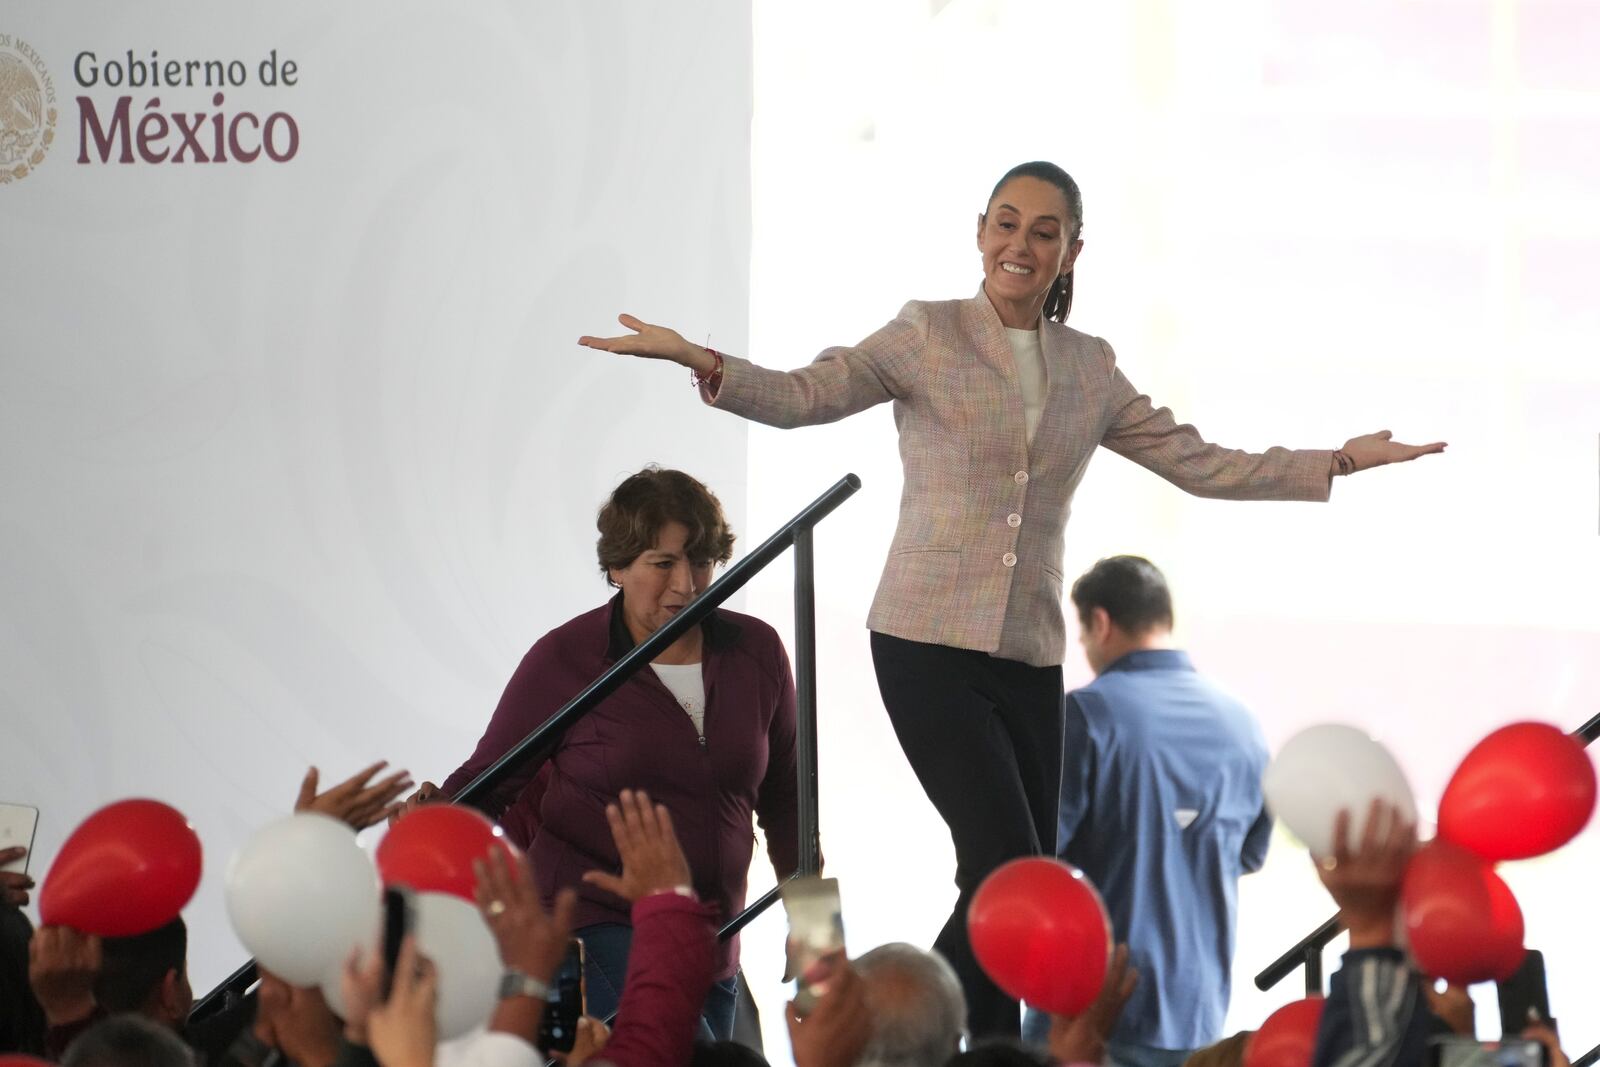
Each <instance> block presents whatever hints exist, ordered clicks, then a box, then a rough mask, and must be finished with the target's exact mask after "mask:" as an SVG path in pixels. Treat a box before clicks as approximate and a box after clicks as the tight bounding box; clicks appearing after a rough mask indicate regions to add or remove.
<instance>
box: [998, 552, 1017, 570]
mask: <svg viewBox="0 0 1600 1067" xmlns="http://www.w3.org/2000/svg"><path fill="white" fill-rule="evenodd" d="M1000 562H1001V563H1004V564H1005V565H1006V566H1007V567H1015V566H1016V565H1017V554H1016V553H1015V552H1007V553H1006V554H1005V555H1003V556H1001V557H1000Z"/></svg>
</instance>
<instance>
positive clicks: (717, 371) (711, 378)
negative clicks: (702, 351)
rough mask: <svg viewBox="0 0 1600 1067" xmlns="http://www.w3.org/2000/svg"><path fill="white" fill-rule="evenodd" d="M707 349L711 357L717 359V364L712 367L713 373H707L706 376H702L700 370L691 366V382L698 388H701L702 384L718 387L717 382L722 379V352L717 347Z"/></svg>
mask: <svg viewBox="0 0 1600 1067" xmlns="http://www.w3.org/2000/svg"><path fill="white" fill-rule="evenodd" d="M706 351H707V352H710V353H711V358H712V359H715V360H716V361H717V362H716V365H715V366H714V367H712V368H711V373H709V374H707V375H705V376H704V377H702V376H701V374H700V372H699V371H697V370H695V369H694V368H693V367H690V368H689V384H690V385H692V386H694V387H695V388H696V389H698V388H700V387H701V386H702V385H704V386H708V387H710V388H713V389H714V388H716V385H717V383H718V382H720V381H721V380H722V353H721V352H718V351H717V350H716V349H715V348H708V349H706Z"/></svg>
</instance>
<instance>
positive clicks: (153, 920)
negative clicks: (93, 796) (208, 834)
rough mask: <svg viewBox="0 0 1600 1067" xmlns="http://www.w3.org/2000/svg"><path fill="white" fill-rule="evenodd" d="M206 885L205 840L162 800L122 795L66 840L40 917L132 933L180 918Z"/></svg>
mask: <svg viewBox="0 0 1600 1067" xmlns="http://www.w3.org/2000/svg"><path fill="white" fill-rule="evenodd" d="M199 885H200V838H199V837H197V836H196V835H195V832H194V827H192V826H190V825H189V820H188V819H185V818H184V817H183V815H182V814H181V813H179V812H178V811H176V810H175V809H173V808H170V807H168V806H167V805H165V804H163V803H161V802H160V801H159V800H119V801H117V802H116V803H115V804H108V805H106V806H105V807H103V808H101V809H100V810H99V811H97V812H95V813H94V814H93V815H90V816H89V817H88V818H87V819H85V820H83V823H82V824H81V825H80V826H79V827H78V828H77V829H76V830H74V831H72V835H71V836H70V837H68V838H67V840H66V842H65V843H64V844H62V846H61V851H60V852H59V853H57V854H56V859H55V862H54V863H53V864H51V865H50V873H48V874H47V875H45V879H44V885H43V886H42V887H41V888H40V890H39V920H40V922H42V923H43V924H44V925H46V926H70V927H72V928H73V929H74V930H80V931H82V932H83V933H86V934H97V935H99V936H100V937H131V936H132V935H134V934H143V933H148V932H149V931H151V930H154V929H156V928H157V927H161V926H165V925H166V924H167V923H169V922H171V921H172V920H173V919H175V918H177V917H178V913H179V912H181V911H182V910H183V906H184V905H185V904H187V903H189V898H190V897H193V896H194V891H195V888H196V887H198V886H199Z"/></svg>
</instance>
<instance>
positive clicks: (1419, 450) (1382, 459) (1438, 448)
mask: <svg viewBox="0 0 1600 1067" xmlns="http://www.w3.org/2000/svg"><path fill="white" fill-rule="evenodd" d="M1393 437H1394V434H1392V433H1390V432H1389V431H1388V430H1379V431H1378V432H1377V433H1365V434H1362V435H1361V436H1360V437H1352V438H1350V440H1348V441H1346V442H1345V443H1344V447H1342V448H1341V449H1340V450H1339V451H1341V452H1343V453H1344V454H1345V455H1347V456H1349V457H1350V459H1351V460H1352V461H1353V462H1354V463H1355V469H1356V470H1358V471H1364V470H1370V469H1371V468H1373V467H1382V466H1386V465H1387V464H1390V463H1410V462H1411V461H1412V460H1414V459H1416V458H1417V457H1418V456H1429V455H1432V454H1434V453H1435V452H1443V451H1444V449H1445V443H1444V442H1443V441H1435V442H1433V443H1432V444H1429V445H1403V444H1401V443H1400V442H1399V441H1395V440H1393V439H1392V438H1393ZM1351 473H1352V474H1353V473H1355V471H1351Z"/></svg>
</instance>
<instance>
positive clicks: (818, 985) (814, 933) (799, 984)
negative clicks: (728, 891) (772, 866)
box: [779, 878, 844, 1015]
mask: <svg viewBox="0 0 1600 1067" xmlns="http://www.w3.org/2000/svg"><path fill="white" fill-rule="evenodd" d="M779 894H780V895H781V896H782V897H783V910H784V911H785V912H786V913H788V916H789V940H788V942H787V944H786V945H785V950H786V951H787V953H788V967H787V971H786V973H785V974H784V978H786V979H788V978H793V979H794V980H795V983H796V985H795V998H794V1007H795V1011H797V1012H799V1013H800V1014H801V1015H805V1014H806V1013H807V1012H809V1011H810V1010H811V1007H812V1005H813V1004H815V1003H816V1000H817V998H818V997H819V996H821V995H822V994H823V993H825V992H827V988H826V986H827V980H826V979H825V978H824V979H821V980H820V981H818V982H815V983H811V982H807V981H806V971H808V970H809V969H810V968H811V965H812V964H814V963H816V962H817V961H818V960H820V959H822V958H823V957H825V956H834V955H843V953H844V909H843V908H842V907H841V905H840V903H839V879H837V878H793V879H790V880H789V881H787V882H785V883H783V888H782V889H780V890H779Z"/></svg>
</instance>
